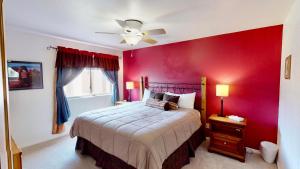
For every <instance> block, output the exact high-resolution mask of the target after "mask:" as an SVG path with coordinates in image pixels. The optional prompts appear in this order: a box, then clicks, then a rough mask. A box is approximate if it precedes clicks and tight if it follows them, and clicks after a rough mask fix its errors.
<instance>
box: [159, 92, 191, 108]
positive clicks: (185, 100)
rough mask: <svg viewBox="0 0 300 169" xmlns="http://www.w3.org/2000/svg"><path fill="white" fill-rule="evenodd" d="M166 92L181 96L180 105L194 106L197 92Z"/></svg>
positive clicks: (182, 106) (184, 106) (185, 106)
mask: <svg viewBox="0 0 300 169" xmlns="http://www.w3.org/2000/svg"><path fill="white" fill-rule="evenodd" d="M165 94H167V95H172V96H180V97H179V100H178V106H179V107H181V108H189V109H193V108H194V104H195V97H196V92H194V93H186V94H175V93H170V92H166V93H165Z"/></svg>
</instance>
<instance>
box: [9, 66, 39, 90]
mask: <svg viewBox="0 0 300 169" xmlns="http://www.w3.org/2000/svg"><path fill="white" fill-rule="evenodd" d="M7 68H8V70H7V72H8V86H9V90H26V89H42V88H43V67H42V63H41V62H23V61H9V62H8V63H7Z"/></svg>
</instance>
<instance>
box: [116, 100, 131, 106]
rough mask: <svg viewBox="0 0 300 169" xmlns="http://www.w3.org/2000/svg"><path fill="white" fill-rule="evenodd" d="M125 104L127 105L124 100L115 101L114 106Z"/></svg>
mask: <svg viewBox="0 0 300 169" xmlns="http://www.w3.org/2000/svg"><path fill="white" fill-rule="evenodd" d="M126 103H128V102H127V101H126V100H122V101H117V102H116V103H115V105H116V106H118V105H123V104H126Z"/></svg>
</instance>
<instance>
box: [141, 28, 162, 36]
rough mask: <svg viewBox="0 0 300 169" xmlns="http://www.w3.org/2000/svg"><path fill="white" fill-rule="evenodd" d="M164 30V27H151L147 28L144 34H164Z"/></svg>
mask: <svg viewBox="0 0 300 169" xmlns="http://www.w3.org/2000/svg"><path fill="white" fill-rule="evenodd" d="M166 33H167V32H166V30H165V29H151V30H147V31H145V32H144V34H146V35H162V34H166Z"/></svg>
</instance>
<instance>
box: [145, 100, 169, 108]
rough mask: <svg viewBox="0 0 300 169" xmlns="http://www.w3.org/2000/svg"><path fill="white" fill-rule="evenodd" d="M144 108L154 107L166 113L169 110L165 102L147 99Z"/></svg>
mask: <svg viewBox="0 0 300 169" xmlns="http://www.w3.org/2000/svg"><path fill="white" fill-rule="evenodd" d="M146 106H149V107H154V108H158V109H161V110H164V111H168V110H169V104H168V102H167V101H159V100H156V99H153V98H149V99H147V101H146Z"/></svg>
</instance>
